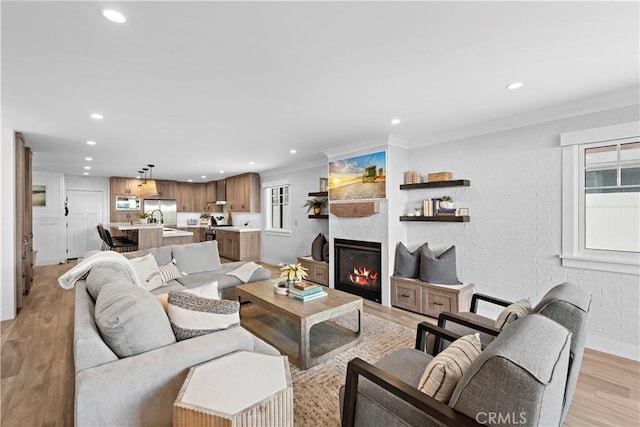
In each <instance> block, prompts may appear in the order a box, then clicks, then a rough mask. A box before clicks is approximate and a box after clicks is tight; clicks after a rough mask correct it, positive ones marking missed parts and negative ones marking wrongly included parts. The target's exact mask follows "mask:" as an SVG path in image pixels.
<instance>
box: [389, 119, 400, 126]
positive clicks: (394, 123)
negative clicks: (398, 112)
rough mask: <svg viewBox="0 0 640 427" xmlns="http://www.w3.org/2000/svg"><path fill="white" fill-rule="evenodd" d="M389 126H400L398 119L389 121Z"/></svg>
mask: <svg viewBox="0 0 640 427" xmlns="http://www.w3.org/2000/svg"><path fill="white" fill-rule="evenodd" d="M391 124H392V125H399V124H400V119H391Z"/></svg>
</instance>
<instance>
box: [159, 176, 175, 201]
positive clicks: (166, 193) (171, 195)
mask: <svg viewBox="0 0 640 427" xmlns="http://www.w3.org/2000/svg"><path fill="white" fill-rule="evenodd" d="M176 187H177V183H176V181H169V180H166V179H156V189H157V190H158V195H157V196H156V197H157V198H158V199H175V198H176Z"/></svg>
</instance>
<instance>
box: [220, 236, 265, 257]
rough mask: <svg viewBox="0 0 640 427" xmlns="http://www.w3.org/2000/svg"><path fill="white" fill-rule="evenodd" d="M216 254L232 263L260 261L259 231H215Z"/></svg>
mask: <svg viewBox="0 0 640 427" xmlns="http://www.w3.org/2000/svg"><path fill="white" fill-rule="evenodd" d="M216 240H217V241H218V252H219V253H220V256H221V257H223V258H227V259H230V260H232V261H260V231H242V232H240V231H230V230H220V229H217V230H216Z"/></svg>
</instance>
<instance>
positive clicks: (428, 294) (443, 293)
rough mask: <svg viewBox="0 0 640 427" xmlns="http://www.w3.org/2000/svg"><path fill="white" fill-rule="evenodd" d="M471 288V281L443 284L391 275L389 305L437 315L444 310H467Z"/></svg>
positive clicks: (453, 311) (451, 311) (456, 311)
mask: <svg viewBox="0 0 640 427" xmlns="http://www.w3.org/2000/svg"><path fill="white" fill-rule="evenodd" d="M473 289H474V285H473V283H466V284H463V285H459V286H445V285H436V284H432V283H427V282H422V281H420V280H417V279H406V278H402V277H391V305H392V306H394V307H399V308H404V309H405V310H410V311H414V312H416V313H421V314H426V315H427V316H431V317H438V315H439V314H440V313H442V312H445V311H447V312H450V313H458V312H460V311H467V310H469V307H470V306H471V297H472V296H473Z"/></svg>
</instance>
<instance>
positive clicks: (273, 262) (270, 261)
mask: <svg viewBox="0 0 640 427" xmlns="http://www.w3.org/2000/svg"><path fill="white" fill-rule="evenodd" d="M260 262H264V263H265V264H271V265H278V264H281V263H282V264H287V263H286V262H284V261H282V260H280V259H275V258H265V257H261V258H260Z"/></svg>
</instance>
